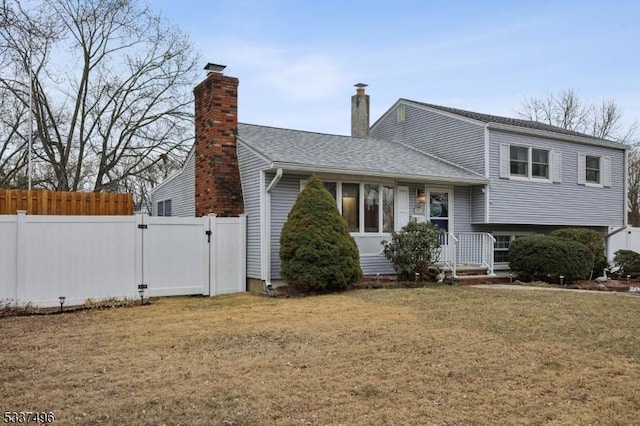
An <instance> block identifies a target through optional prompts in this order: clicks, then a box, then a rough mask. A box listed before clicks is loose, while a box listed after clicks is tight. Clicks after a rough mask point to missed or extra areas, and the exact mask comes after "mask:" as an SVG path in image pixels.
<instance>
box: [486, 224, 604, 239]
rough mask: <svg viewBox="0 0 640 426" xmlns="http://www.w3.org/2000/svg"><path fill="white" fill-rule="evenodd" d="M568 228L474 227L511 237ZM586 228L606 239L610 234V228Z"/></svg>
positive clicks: (544, 233)
mask: <svg viewBox="0 0 640 426" xmlns="http://www.w3.org/2000/svg"><path fill="white" fill-rule="evenodd" d="M562 228H566V226H560V225H511V224H495V225H490V224H489V225H474V226H473V231H474V232H488V233H491V234H510V235H528V234H541V235H546V234H549V233H551V232H553V231H555V230H556V229H562ZM584 228H587V229H592V230H594V231H597V232H598V233H600V234H602V236H603V237H605V236H606V235H607V233H608V227H604V226H585V227H584Z"/></svg>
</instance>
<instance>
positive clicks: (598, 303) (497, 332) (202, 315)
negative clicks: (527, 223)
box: [0, 286, 640, 425]
mask: <svg viewBox="0 0 640 426" xmlns="http://www.w3.org/2000/svg"><path fill="white" fill-rule="evenodd" d="M0 333H1V336H2V343H3V344H2V345H1V346H0V377H2V385H1V388H0V389H1V390H0V401H1V404H0V405H1V407H0V408H1V409H2V411H6V410H8V411H25V410H29V411H43V410H46V411H53V412H54V413H55V416H56V424H149V425H162V424H166V425H178V424H181V425H192V424H199V425H217V424H221V425H269V424H273V425H288V424H292V425H293V424H296V425H304V424H321V425H326V424H345V425H346V424H349V425H352V424H362V425H372V424H376V425H381V424H391V425H398V424H438V425H445V424H446V425H453V424H460V425H461V424H607V425H611V424H633V423H636V422H637V420H638V416H639V413H640V297H637V296H636V297H634V296H622V295H618V294H579V293H575V292H558V291H528V290H494V289H491V290H489V289H479V288H466V287H450V286H439V287H432V288H418V289H380V290H358V291H349V292H345V293H341V294H337V295H327V296H316V297H307V298H292V299H269V298H263V297H259V296H253V295H250V294H239V295H232V296H222V297H216V298H204V297H193V298H188V297H180V298H164V299H158V300H154V301H153V304H152V305H149V306H143V307H129V308H116V309H110V310H102V311H82V312H76V313H67V314H62V315H50V316H34V317H12V318H4V319H0ZM0 414H1V413H0Z"/></svg>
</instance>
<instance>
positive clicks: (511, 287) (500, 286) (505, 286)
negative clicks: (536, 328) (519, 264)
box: [469, 284, 640, 297]
mask: <svg viewBox="0 0 640 426" xmlns="http://www.w3.org/2000/svg"><path fill="white" fill-rule="evenodd" d="M469 288H491V289H497V290H542V291H573V292H578V293H587V294H609V295H617V296H634V297H639V296H640V293H637V292H634V293H629V292H622V291H597V290H581V289H577V288H558V287H535V286H528V285H511V284H476V285H470V286H469Z"/></svg>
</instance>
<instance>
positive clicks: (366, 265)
mask: <svg viewBox="0 0 640 426" xmlns="http://www.w3.org/2000/svg"><path fill="white" fill-rule="evenodd" d="M360 267H361V268H362V274H363V275H365V276H375V275H376V274H380V275H395V273H396V272H395V271H394V270H393V265H391V263H389V261H388V260H387V258H386V257H384V255H382V254H381V255H375V256H372V255H368V256H360Z"/></svg>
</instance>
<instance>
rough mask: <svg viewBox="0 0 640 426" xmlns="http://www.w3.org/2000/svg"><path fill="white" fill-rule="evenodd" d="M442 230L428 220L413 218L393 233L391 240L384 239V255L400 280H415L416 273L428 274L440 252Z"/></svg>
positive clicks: (423, 275) (424, 275)
mask: <svg viewBox="0 0 640 426" xmlns="http://www.w3.org/2000/svg"><path fill="white" fill-rule="evenodd" d="M441 236H442V231H441V230H440V229H438V228H437V227H436V226H434V225H432V224H430V223H427V222H417V221H416V220H415V219H411V220H410V221H409V223H408V224H406V225H405V226H404V227H403V228H402V229H401V230H400V231H399V232H395V231H394V232H392V233H391V242H389V241H383V242H382V245H383V246H384V255H385V257H386V258H387V260H389V262H391V263H392V264H393V269H394V270H395V271H396V274H397V276H398V281H409V280H413V279H414V276H415V274H416V273H417V274H420V275H421V276H422V277H426V276H427V275H428V271H429V267H430V266H431V265H433V263H434V262H435V261H436V260H437V259H438V255H439V254H440V238H441Z"/></svg>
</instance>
